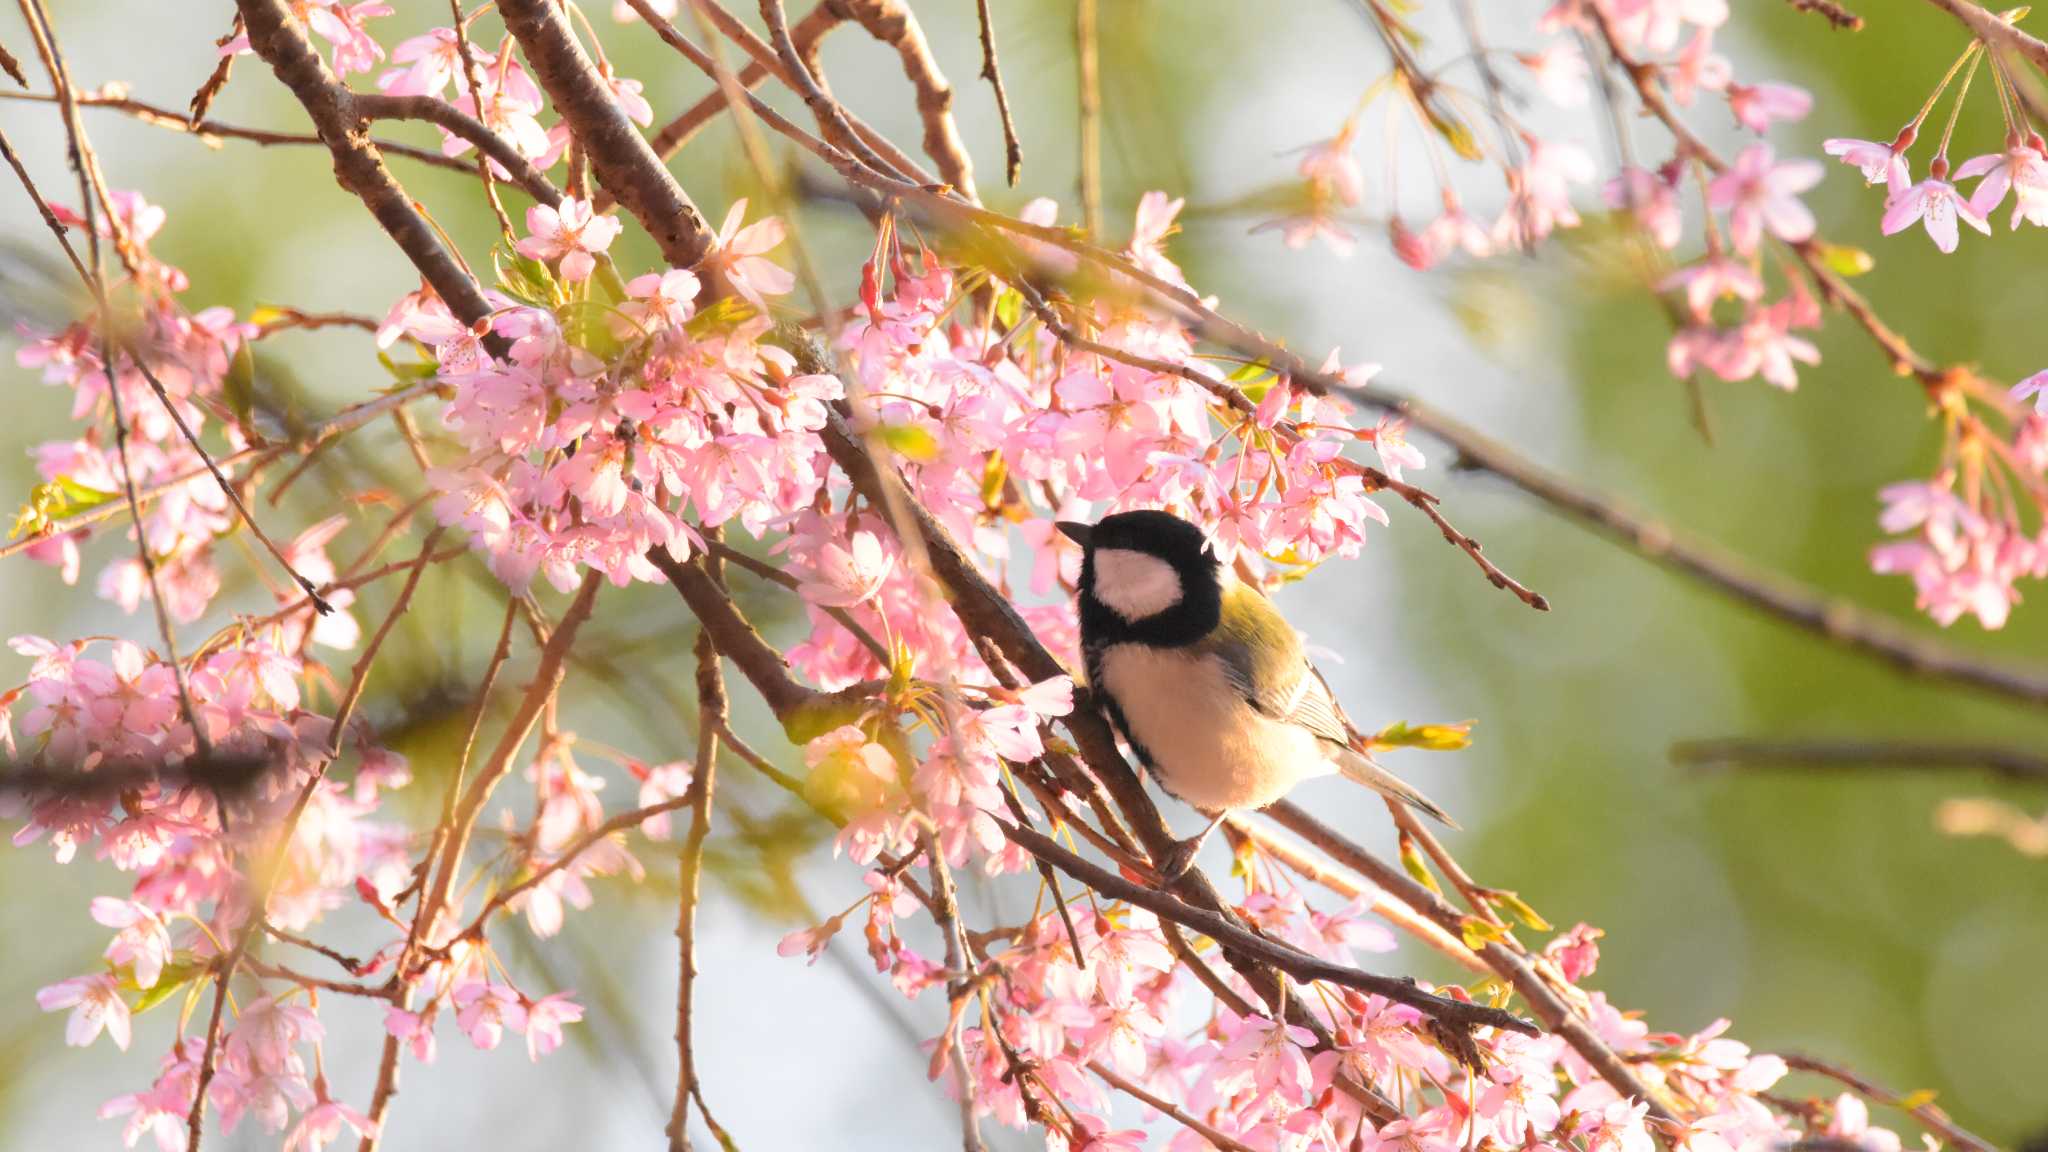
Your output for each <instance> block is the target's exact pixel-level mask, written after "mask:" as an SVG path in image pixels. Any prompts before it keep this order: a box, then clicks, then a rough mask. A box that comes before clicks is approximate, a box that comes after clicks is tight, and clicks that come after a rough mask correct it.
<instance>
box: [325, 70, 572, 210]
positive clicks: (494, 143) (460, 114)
mask: <svg viewBox="0 0 2048 1152" xmlns="http://www.w3.org/2000/svg"><path fill="white" fill-rule="evenodd" d="M353 99H354V101H355V109H356V114H357V115H359V116H362V117H363V118H365V119H368V120H419V121H424V122H425V123H428V124H433V125H436V126H438V127H441V128H446V129H447V130H448V131H449V132H452V133H454V134H455V135H457V136H459V137H461V138H462V139H464V140H467V141H469V142H470V143H471V144H473V145H475V146H476V148H477V150H478V151H480V152H482V153H483V154H484V155H485V156H488V157H489V158H490V159H492V160H495V161H497V162H498V166H499V167H501V168H503V169H504V170H505V171H507V172H510V173H511V174H512V179H514V180H515V181H517V182H518V183H519V186H520V187H521V188H524V189H525V190H526V194H527V195H529V196H531V197H533V198H534V199H535V200H538V201H540V202H541V203H543V204H546V205H548V206H549V207H554V206H556V205H559V204H560V203H561V202H562V193H561V190H560V189H558V188H556V187H555V185H554V182H553V181H551V180H549V179H548V178H547V177H546V176H545V175H543V174H542V173H541V171H540V170H539V169H537V168H535V167H534V166H533V164H532V162H531V161H529V160H527V158H526V157H525V156H523V155H521V154H520V151H519V149H517V148H515V147H513V146H512V142H511V141H510V140H507V139H505V138H504V137H503V136H500V135H498V134H497V133H496V132H493V131H491V129H490V128H489V127H488V126H487V125H485V124H484V122H483V121H481V120H478V119H477V118H476V117H474V116H471V115H470V114H469V113H467V112H464V111H463V110H462V109H460V108H457V107H456V106H455V105H453V104H450V103H449V102H447V101H446V100H443V99H441V98H440V97H438V96H386V95H383V94H381V93H379V94H372V93H367V92H363V93H357V94H356V95H355V96H354V97H353ZM486 171H488V167H486Z"/></svg>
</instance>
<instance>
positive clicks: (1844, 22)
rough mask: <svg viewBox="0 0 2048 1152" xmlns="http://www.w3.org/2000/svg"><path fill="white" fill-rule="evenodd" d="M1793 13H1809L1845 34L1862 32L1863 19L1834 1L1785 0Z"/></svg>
mask: <svg viewBox="0 0 2048 1152" xmlns="http://www.w3.org/2000/svg"><path fill="white" fill-rule="evenodd" d="M1785 2H1786V3H1788V4H1790V5H1791V6H1792V10H1793V11H1795V12H1811V13H1813V14H1815V15H1816V16H1819V17H1821V18H1822V19H1823V20H1826V21H1827V22H1828V23H1829V24H1831V25H1833V26H1835V27H1836V28H1839V29H1842V30H1843V31H1846V32H1861V31H1863V17H1861V16H1858V15H1857V14H1855V13H1854V12H1851V11H1849V10H1848V9H1847V8H1844V7H1843V6H1841V5H1840V4H1837V3H1835V0H1785Z"/></svg>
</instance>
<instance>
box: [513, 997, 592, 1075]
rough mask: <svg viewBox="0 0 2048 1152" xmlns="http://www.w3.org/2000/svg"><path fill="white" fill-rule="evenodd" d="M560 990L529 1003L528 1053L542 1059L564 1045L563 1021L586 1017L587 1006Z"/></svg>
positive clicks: (527, 1012)
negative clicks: (585, 1007)
mask: <svg viewBox="0 0 2048 1152" xmlns="http://www.w3.org/2000/svg"><path fill="white" fill-rule="evenodd" d="M570 995H571V993H568V992H556V993H554V994H552V995H549V996H543V997H541V998H540V999H538V1000H535V1001H533V1002H532V1003H531V1004H528V1005H527V1006H526V1055H527V1057H528V1058H529V1059H531V1060H533V1061H535V1062H538V1061H539V1060H540V1058H541V1057H543V1056H545V1055H547V1054H548V1053H550V1052H553V1051H554V1050H555V1049H557V1048H560V1047H561V1046H562V1025H564V1024H573V1023H575V1022H576V1021H578V1020H581V1019H583V1006H582V1005H581V1004H578V1003H576V1002H575V1001H574V1000H571V999H569V997H570Z"/></svg>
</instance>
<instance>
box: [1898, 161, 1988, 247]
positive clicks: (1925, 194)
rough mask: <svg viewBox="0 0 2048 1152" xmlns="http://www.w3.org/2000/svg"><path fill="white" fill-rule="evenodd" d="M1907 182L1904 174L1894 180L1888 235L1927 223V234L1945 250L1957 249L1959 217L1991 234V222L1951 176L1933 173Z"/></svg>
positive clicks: (1986, 233) (1977, 228)
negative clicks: (1909, 184)
mask: <svg viewBox="0 0 2048 1152" xmlns="http://www.w3.org/2000/svg"><path fill="white" fill-rule="evenodd" d="M1904 184H1905V181H1904V178H1903V177H1900V178H1898V179H1895V180H1893V182H1892V187H1893V189H1894V191H1893V192H1892V195H1891V198H1890V199H1889V200H1888V201H1886V203H1885V208H1884V222H1883V224H1882V228H1883V231H1884V234H1885V235H1887V236H1891V235H1895V234H1897V233H1899V232H1903V231H1905V230H1906V229H1908V228H1911V227H1912V226H1913V225H1915V224H1920V223H1924V224H1925V225H1926V227H1927V235H1928V236H1930V237H1932V238H1933V239H1934V246H1935V247H1936V248H1939V249H1941V250H1942V251H1943V252H1953V251H1955V250H1956V221H1957V220H1958V219H1961V220H1962V221H1963V223H1965V224H1968V225H1969V226H1970V227H1972V228H1975V229H1976V230H1977V231H1979V232H1982V233H1984V234H1985V235H1986V236H1989V235H1990V234H1991V225H1989V224H1987V223H1986V222H1985V220H1984V217H1983V216H1982V215H1981V214H1980V213H1978V211H1977V210H1976V209H1975V208H1972V207H1971V206H1970V202H1969V201H1967V200H1965V199H1963V196H1962V193H1960V192H1957V191H1956V189H1955V185H1953V184H1950V183H1949V182H1948V181H1947V180H1942V179H1937V178H1935V177H1929V178H1927V179H1925V180H1922V181H1921V182H1920V183H1918V184H1914V185H1911V186H1907V187H1902V186H1903V185H1904Z"/></svg>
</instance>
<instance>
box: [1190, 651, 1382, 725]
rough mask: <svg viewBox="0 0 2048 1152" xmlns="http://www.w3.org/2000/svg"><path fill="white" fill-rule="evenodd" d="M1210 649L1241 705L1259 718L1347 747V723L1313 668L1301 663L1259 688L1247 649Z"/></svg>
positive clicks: (1269, 677) (1304, 662) (1321, 675)
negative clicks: (1293, 725) (1236, 692)
mask: <svg viewBox="0 0 2048 1152" xmlns="http://www.w3.org/2000/svg"><path fill="white" fill-rule="evenodd" d="M1211 649H1212V651H1214V652H1215V654H1216V656H1217V657H1218V658H1219V659H1220V660H1221V661H1222V664H1223V669H1224V673H1225V675H1227V676H1228V677H1229V679H1230V682H1231V684H1232V685H1233V686H1235V687H1236V688H1237V690H1238V692H1239V693H1241V694H1242V695H1243V696H1244V699H1245V703H1247V704H1250V705H1251V706H1252V707H1253V708H1256V709H1258V711H1259V712H1260V713H1261V714H1262V715H1265V716H1269V717H1271V718H1273V719H1275V720H1280V721H1283V722H1285V723H1288V724H1297V725H1300V726H1301V727H1303V728H1306V729H1308V730H1309V731H1310V732H1313V733H1315V734H1316V735H1317V736H1319V737H1321V738H1322V739H1324V740H1328V741H1330V742H1331V743H1333V744H1339V745H1344V746H1347V747H1348V746H1349V745H1350V743H1351V722H1350V721H1349V720H1347V719H1346V718H1345V716H1344V710H1343V709H1342V708H1340V707H1338V706H1337V698H1336V697H1335V696H1333V695H1331V694H1330V686H1329V684H1328V683H1326V682H1325V681H1324V680H1323V674H1322V673H1321V672H1318V671H1316V667H1315V665H1313V664H1310V663H1309V662H1308V661H1307V660H1303V661H1301V662H1300V663H1299V664H1294V665H1291V666H1290V667H1289V670H1288V671H1287V672H1285V673H1282V674H1281V675H1278V676H1268V677H1266V678H1265V679H1266V680H1267V681H1268V682H1267V683H1263V684H1261V683H1255V681H1257V680H1258V679H1259V678H1258V677H1257V676H1255V675H1254V673H1253V668H1252V660H1251V650H1250V648H1249V647H1248V646H1247V645H1245V644H1243V643H1239V642H1237V641H1234V640H1230V639H1224V640H1221V641H1219V642H1217V643H1214V644H1212V645H1211Z"/></svg>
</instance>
